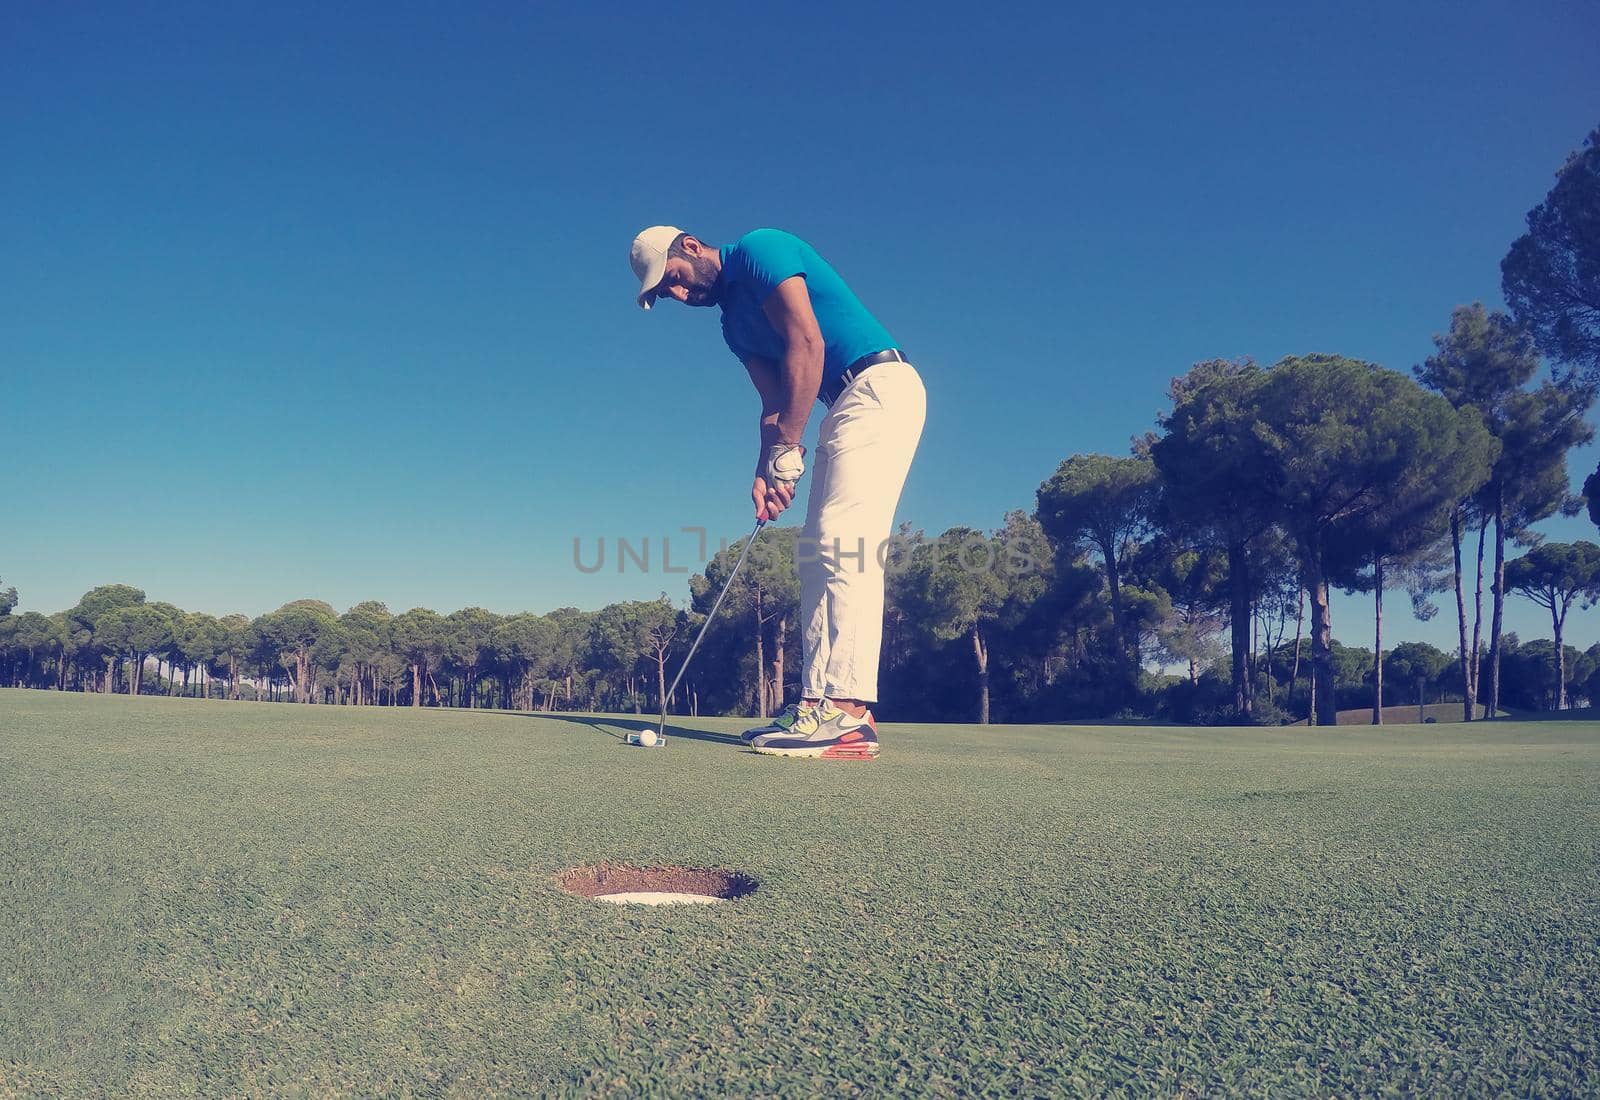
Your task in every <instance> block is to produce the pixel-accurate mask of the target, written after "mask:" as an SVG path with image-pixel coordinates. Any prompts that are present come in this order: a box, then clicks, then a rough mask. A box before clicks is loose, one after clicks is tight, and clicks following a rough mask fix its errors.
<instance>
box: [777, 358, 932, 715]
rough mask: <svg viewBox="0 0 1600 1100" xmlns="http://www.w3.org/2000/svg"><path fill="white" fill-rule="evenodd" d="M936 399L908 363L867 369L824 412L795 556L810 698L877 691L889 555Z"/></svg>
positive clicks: (866, 695)
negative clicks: (885, 560) (888, 546)
mask: <svg viewBox="0 0 1600 1100" xmlns="http://www.w3.org/2000/svg"><path fill="white" fill-rule="evenodd" d="M927 405H928V397H927V393H926V392H925V391H924V390H923V388H922V379H921V378H920V377H918V375H917V372H916V371H915V370H914V369H912V367H911V364H909V363H900V362H894V361H890V362H887V363H878V364H876V365H874V366H873V367H871V368H869V369H868V370H866V371H865V372H863V373H862V375H861V376H860V377H859V378H857V379H856V380H855V381H853V382H851V383H850V385H849V386H847V387H845V391H844V392H843V393H842V394H840V395H839V400H837V401H835V402H834V403H833V407H832V408H831V409H829V410H828V414H827V415H826V416H825V417H823V419H822V430H821V434H820V435H819V436H818V437H817V449H816V454H815V455H814V456H813V459H812V462H811V478H812V480H811V495H810V499H809V501H808V502H807V506H806V523H805V527H804V528H802V529H801V532H800V543H799V545H798V546H797V547H796V558H797V561H798V565H799V572H800V623H801V630H802V632H803V634H802V641H803V645H804V650H805V662H804V664H805V672H804V678H803V680H802V682H801V692H802V694H803V695H804V696H805V697H806V698H808V699H816V698H819V697H821V696H827V697H829V698H832V699H861V700H864V701H866V702H874V701H876V700H877V698H878V652H879V649H880V647H881V646H882V644H883V554H884V552H885V547H886V544H887V542H888V539H889V535H890V532H891V531H893V529H894V510H895V506H896V505H897V504H899V503H900V490H901V489H902V488H903V487H904V486H905V483H906V473H907V472H908V471H909V470H910V469H911V457H912V456H913V455H914V454H916V451H917V441H918V440H919V439H920V438H921V437H922V422H923V420H924V418H925V417H926V415H927Z"/></svg>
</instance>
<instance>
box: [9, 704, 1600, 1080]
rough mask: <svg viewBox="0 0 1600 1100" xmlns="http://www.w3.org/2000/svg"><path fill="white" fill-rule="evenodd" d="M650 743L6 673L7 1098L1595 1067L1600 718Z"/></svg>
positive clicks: (564, 728)
mask: <svg viewBox="0 0 1600 1100" xmlns="http://www.w3.org/2000/svg"><path fill="white" fill-rule="evenodd" d="M627 724H628V723H627V721H626V720H616V721H613V720H608V719H594V720H585V719H579V718H576V717H571V718H568V717H529V716H523V715H506V714H493V713H482V712H480V713H471V712H465V711H421V712H413V711H409V710H388V709H382V710H380V709H360V710H355V709H350V708H333V707H321V706H314V707H303V706H287V705H277V706H274V705H265V704H247V703H232V704H230V703H220V702H198V701H181V700H165V699H127V698H121V697H118V698H111V699H107V698H100V697H85V696H79V695H60V694H55V693H46V692H20V691H0V830H3V835H4V837H5V838H6V843H5V844H4V846H3V847H0V1093H12V1092H20V1093H34V1092H38V1093H68V1094H91V1093H98V1094H105V1095H148V1094H170V1095H185V1094H193V1093H206V1094H263V1093H271V1094H278V1095H295V1094H297V1093H298V1094H302V1095H319V1096H320V1095H328V1094H336V1093H343V1094H349V1095H363V1096H365V1095H375V1094H384V1093H395V1094H412V1095H433V1094H441V1095H463V1096H465V1095H479V1094H484V1093H494V1092H509V1093H535V1092H537V1093H564V1092H565V1093H589V1092H608V1091H609V1092H616V1093H627V1094H634V1093H641V1092H652V1091H672V1092H677V1093H683V1094H689V1093H698V1094H713V1093H759V1094H774V1093H790V1094H827V1093H843V1094H849V1093H857V1092H860V1093H874V1094H881V1093H883V1092H885V1091H889V1090H907V1091H913V1092H917V1093H923V1094H955V1093H975V1092H983V1093H1019V1094H1040V1093H1095V1094H1100V1093H1114V1092H1122V1093H1125V1094H1129V1095H1134V1094H1150V1093H1158V1094H1168V1095H1173V1094H1217V1093H1253V1094H1259V1095H1268V1094H1270V1095H1287V1094H1313V1093H1314V1094H1323V1095H1328V1094H1349V1093H1377V1092H1421V1093H1430V1094H1434V1095H1440V1096H1460V1095H1471V1094H1480V1095H1481V1094H1492V1093H1510V1094H1516V1095H1547V1096H1567V1095H1581V1094H1587V1095H1594V1094H1596V1093H1597V1092H1600V1055H1597V1051H1596V1043H1597V1041H1600V1001H1597V994H1600V953H1597V948H1596V943H1597V940H1600V728H1597V726H1596V724H1595V723H1593V722H1587V723H1553V722H1543V723H1537V724H1528V725H1518V724H1513V723H1505V722H1499V723H1493V724H1488V725H1483V726H1451V727H1439V726H1430V727H1412V728H1408V729H1392V728H1391V729H1387V730H1363V729H1360V728H1358V727H1344V728H1339V729H1337V730H1314V731H1308V730H1287V729H1282V730H1264V729H1252V730H1219V729H1192V730H1191V729H1182V730H1178V729H1141V728H1133V727H1116V728H1094V727H994V728H988V729H979V728H974V727H966V726H935V727H895V726H887V727H886V728H885V745H886V749H885V755H884V757H883V759H882V760H880V761H878V762H876V763H874V764H858V763H856V764H852V763H845V764H831V763H826V762H810V761H791V760H781V759H771V758H766V757H758V756H755V755H753V754H749V753H746V752H742V751H740V750H739V749H738V748H737V747H735V745H734V744H733V743H732V741H731V735H732V733H733V732H734V731H735V730H737V729H738V728H739V723H737V722H734V721H729V720H714V719H706V720H694V721H689V720H678V726H679V728H680V730H681V731H682V732H684V733H685V734H686V736H682V737H678V738H675V739H674V740H673V741H672V742H671V744H670V745H669V746H668V747H667V748H666V749H663V750H659V751H657V750H644V749H628V748H624V747H622V746H621V745H620V742H619V740H618V736H619V735H620V732H621V729H622V727H623V726H624V725H627ZM691 735H692V736H691ZM597 860H626V861H632V862H635V863H654V862H663V863H680V864H690V865H697V866H717V867H732V868H739V869H742V870H745V871H748V872H750V873H752V874H754V875H755V876H757V877H758V878H759V879H760V880H761V887H760V889H759V890H758V891H757V892H756V893H755V894H754V895H752V896H751V897H749V898H747V899H744V900H741V901H738V902H734V903H729V904H725V905H720V906H707V907H698V906H696V907H682V908H678V909H671V910H649V909H646V910H640V909H623V908H618V907H613V906H608V905H602V904H598V903H594V902H589V901H585V900H582V899H579V898H575V897H571V896H569V895H567V894H564V893H563V892H562V891H561V890H560V889H559V888H558V886H557V884H556V881H555V879H556V875H557V873H558V872H559V871H561V870H562V869H563V868H565V867H568V866H571V865H574V864H581V863H586V862H591V861H597Z"/></svg>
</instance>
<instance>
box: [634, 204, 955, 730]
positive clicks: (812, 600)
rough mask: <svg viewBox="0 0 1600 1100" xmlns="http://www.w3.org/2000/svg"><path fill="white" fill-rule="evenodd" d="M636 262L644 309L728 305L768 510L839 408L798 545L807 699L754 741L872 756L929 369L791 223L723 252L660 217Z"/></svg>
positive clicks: (726, 321) (730, 336) (815, 466)
mask: <svg viewBox="0 0 1600 1100" xmlns="http://www.w3.org/2000/svg"><path fill="white" fill-rule="evenodd" d="M630 259H631V260H632V263H633V273H634V275H636V276H637V277H638V279H639V298H638V301H639V305H640V306H642V307H643V308H645V309H649V308H650V306H651V305H652V304H653V303H654V302H655V300H656V299H657V298H673V299H676V300H677V301H680V302H683V303H685V304H686V305H691V306H721V307H722V337H723V339H724V340H725V341H727V344H728V348H729V350H731V351H732V352H733V354H734V355H735V356H737V357H738V359H739V361H740V362H742V363H743V364H744V367H745V370H747V371H749V372H750V381H751V382H753V383H755V387H756V392H757V393H759V394H760V395H761V424H760V445H759V447H758V448H757V452H756V469H755V477H754V479H753V481H752V483H751V487H750V496H751V499H752V500H753V502H754V503H755V509H756V518H757V519H767V520H774V519H777V518H778V517H779V516H780V515H782V514H783V513H784V512H785V511H786V510H787V509H788V508H789V506H790V505H791V504H792V503H794V492H795V484H796V482H798V481H799V480H800V477H801V475H802V474H803V473H805V471H806V461H805V448H804V447H802V446H801V445H800V438H801V436H802V435H804V433H805V430H806V422H807V421H808V420H810V418H811V407H812V405H813V403H815V402H817V401H821V402H822V404H823V405H824V406H826V407H827V410H828V411H827V413H826V415H824V416H823V418H822V427H821V429H820V431H819V434H818V436H817V451H816V454H814V455H812V456H811V479H812V483H811V495H810V499H809V501H808V503H807V507H806V522H805V527H804V528H803V529H802V530H801V533H800V542H799V545H798V547H797V549H796V559H797V564H798V567H799V574H800V622H801V636H802V645H803V647H804V660H803V662H802V664H803V668H804V680H803V682H802V683H801V698H800V700H799V701H798V702H795V703H791V704H790V705H789V706H787V707H785V708H784V710H783V712H782V713H781V714H779V715H778V717H777V718H775V719H774V720H773V721H772V722H770V723H769V724H767V725H764V726H758V727H756V728H755V729H751V730H747V731H746V732H745V734H744V739H745V741H746V742H748V743H749V744H750V745H751V746H752V747H753V748H754V749H755V750H756V751H757V752H762V753H769V754H772V755H777V756H807V757H827V758H832V759H857V760H870V759H872V758H873V757H875V756H877V755H878V749H879V745H878V727H877V723H876V722H875V721H874V720H873V717H872V710H871V707H872V704H873V703H875V702H876V701H877V698H878V651H879V648H880V646H881V644H882V641H883V561H884V559H883V556H882V555H883V553H884V547H885V546H886V544H887V542H888V538H889V533H890V531H891V530H892V529H893V526H894V510H895V505H897V504H898V503H899V501H900V490H901V488H902V487H903V486H904V485H905V481H906V473H907V471H909V470H910V468H911V458H912V456H913V455H914V454H915V453H916V450H917V440H918V439H920V438H921V436H922V422H923V418H924V416H925V415H926V412H927V394H926V393H925V392H924V391H923V388H922V379H921V378H920V377H918V375H917V372H916V371H915V370H914V369H912V366H911V363H910V361H909V360H908V359H907V358H906V357H905V355H904V354H902V353H901V351H900V349H899V348H898V347H897V346H896V345H895V342H894V339H893V338H892V337H891V336H890V335H889V333H888V331H887V330H886V329H885V328H884V327H883V326H882V325H881V324H879V323H878V320H877V318H875V317H873V316H872V314H870V313H868V312H867V310H866V308H865V307H864V306H862V304H861V302H860V301H859V300H858V299H857V298H856V296H855V295H854V294H853V293H851V291H850V288H849V287H848V286H846V285H845V282H844V280H843V279H841V278H840V277H839V273H838V272H836V271H834V269H833V268H832V267H830V266H829V265H828V262H827V261H826V260H824V259H823V258H822V257H821V256H819V255H817V252H816V250H815V249H814V248H812V247H811V246H810V245H809V244H807V243H806V242H805V241H802V240H801V239H800V238H799V237H796V236H794V235H792V234H789V233H785V232H783V231H782V230H779V229H756V230H753V231H751V232H749V233H746V234H745V235H744V236H743V237H740V238H739V239H738V240H737V241H735V242H734V243H733V244H731V245H728V246H726V247H723V248H717V247H716V246H714V245H709V244H706V243H705V242H703V241H701V240H699V239H697V238H695V237H692V236H690V235H689V234H687V233H685V232H683V231H682V230H679V229H677V228H675V227H673V226H670V225H657V226H652V227H651V228H649V229H646V230H645V231H644V232H643V233H640V234H639V235H638V236H637V237H635V238H634V240H633V251H632V255H631V256H630Z"/></svg>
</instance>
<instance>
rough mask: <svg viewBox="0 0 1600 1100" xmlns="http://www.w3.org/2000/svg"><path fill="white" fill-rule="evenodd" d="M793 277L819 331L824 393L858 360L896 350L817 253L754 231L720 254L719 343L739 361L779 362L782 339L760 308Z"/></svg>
mask: <svg viewBox="0 0 1600 1100" xmlns="http://www.w3.org/2000/svg"><path fill="white" fill-rule="evenodd" d="M795 275H803V276H805V280H806V291H807V293H808V294H809V295H810V296H811V309H812V312H814V313H815V314H816V315H817V327H818V328H819V329H821V331H822V343H823V345H824V349H825V350H824V351H823V356H822V384H823V387H824V388H826V387H827V386H828V385H829V384H831V383H834V382H837V381H838V379H839V376H840V375H842V374H843V373H844V371H845V368H846V367H848V366H849V365H850V364H851V363H854V362H855V361H856V360H857V359H860V358H861V357H862V356H863V355H871V354H872V353H873V352H875V351H887V350H888V349H889V348H893V347H898V346H899V345H897V344H896V343H895V342H894V338H893V337H891V336H890V335H889V331H888V330H887V329H885V328H884V327H883V326H882V325H881V324H879V323H878V319H877V318H876V317H874V316H873V315H872V314H870V313H868V312H867V308H866V307H865V306H863V305H862V304H861V300H860V299H859V298H857V297H856V296H855V294H854V293H853V292H852V291H851V289H850V288H849V287H848V286H846V285H845V281H844V280H843V279H841V278H840V277H839V273H838V272H837V271H835V270H834V269H833V268H832V267H831V266H830V265H829V264H828V261H826V260H824V259H823V258H822V257H821V256H819V255H817V250H816V249H814V248H812V247H811V246H810V245H809V244H807V243H806V242H805V241H802V240H801V239H800V238H799V237H796V236H795V235H794V234H793V233H785V232H784V231H783V230H781V229H754V230H751V231H750V232H749V233H746V234H745V235H744V236H742V237H740V238H739V239H738V240H736V241H734V242H733V243H732V244H730V245H727V246H725V247H724V248H723V249H722V276H721V279H720V280H719V281H720V282H721V284H722V288H721V292H720V296H719V301H720V303H721V305H722V338H723V339H724V340H725V341H727V344H728V349H729V350H730V351H732V352H733V354H735V355H737V356H738V357H739V360H740V361H741V362H743V361H744V360H747V359H750V358H752V357H755V356H759V357H761V358H763V359H771V360H772V361H773V362H775V363H782V362H783V353H784V340H783V337H782V336H780V335H779V334H778V331H777V330H776V329H774V328H773V327H772V322H771V321H769V320H767V315H766V312H765V311H764V310H763V309H762V306H764V305H765V304H766V301H767V298H768V297H770V296H771V294H772V292H773V291H774V290H776V289H777V287H778V284H779V283H781V282H783V281H784V280H785V279H788V278H792V277H793V276H795Z"/></svg>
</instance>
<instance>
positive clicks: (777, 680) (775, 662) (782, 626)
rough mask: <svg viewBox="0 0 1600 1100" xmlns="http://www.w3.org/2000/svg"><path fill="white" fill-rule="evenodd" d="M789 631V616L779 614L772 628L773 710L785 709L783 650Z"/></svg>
mask: <svg viewBox="0 0 1600 1100" xmlns="http://www.w3.org/2000/svg"><path fill="white" fill-rule="evenodd" d="M788 633H789V617H788V616H787V615H780V616H778V619H777V623H776V624H775V625H774V627H773V630H772V710H773V712H774V713H776V712H778V711H781V710H782V709H783V699H784V691H783V651H784V641H785V636H786V635H787V634H788Z"/></svg>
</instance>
